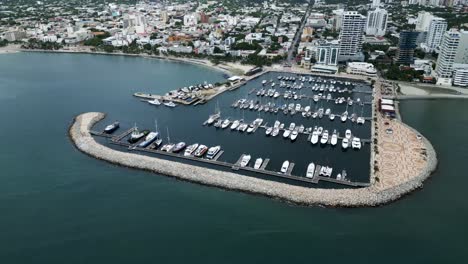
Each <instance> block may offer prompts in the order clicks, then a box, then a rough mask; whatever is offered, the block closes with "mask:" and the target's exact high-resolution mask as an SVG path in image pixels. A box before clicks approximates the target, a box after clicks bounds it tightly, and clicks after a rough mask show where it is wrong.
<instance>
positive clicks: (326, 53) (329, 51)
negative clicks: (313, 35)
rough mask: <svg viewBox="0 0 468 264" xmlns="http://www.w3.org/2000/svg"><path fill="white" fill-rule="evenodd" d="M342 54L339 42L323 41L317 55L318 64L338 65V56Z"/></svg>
mask: <svg viewBox="0 0 468 264" xmlns="http://www.w3.org/2000/svg"><path fill="white" fill-rule="evenodd" d="M339 52H340V44H339V41H338V40H331V41H328V40H327V41H321V42H320V44H319V45H318V47H317V52H316V53H315V60H316V63H317V64H322V65H334V66H336V65H338V54H339Z"/></svg>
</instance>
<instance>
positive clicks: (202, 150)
mask: <svg viewBox="0 0 468 264" xmlns="http://www.w3.org/2000/svg"><path fill="white" fill-rule="evenodd" d="M207 151H208V147H207V146H205V145H200V146H198V148H197V150H195V153H194V156H195V157H202V156H203V155H205V153H206V152H207Z"/></svg>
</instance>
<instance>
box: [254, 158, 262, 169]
mask: <svg viewBox="0 0 468 264" xmlns="http://www.w3.org/2000/svg"><path fill="white" fill-rule="evenodd" d="M262 164H263V159H262V158H258V159H256V160H255V164H254V169H257V170H258V169H260V167H261V166H262Z"/></svg>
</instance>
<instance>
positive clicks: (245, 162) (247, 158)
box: [240, 155, 252, 167]
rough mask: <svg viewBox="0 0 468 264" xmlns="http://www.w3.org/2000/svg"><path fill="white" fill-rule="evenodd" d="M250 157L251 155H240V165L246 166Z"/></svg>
mask: <svg viewBox="0 0 468 264" xmlns="http://www.w3.org/2000/svg"><path fill="white" fill-rule="evenodd" d="M251 158H252V157H251V156H250V155H244V156H243V157H242V160H241V163H240V166H241V167H245V166H247V164H249V162H250V159H251Z"/></svg>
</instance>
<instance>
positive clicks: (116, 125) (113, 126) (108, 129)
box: [104, 122, 120, 134]
mask: <svg viewBox="0 0 468 264" xmlns="http://www.w3.org/2000/svg"><path fill="white" fill-rule="evenodd" d="M119 127H120V123H119V122H114V123H112V124H110V125H108V126H106V127H105V128H104V133H106V134H112V133H113V132H114V131H116V130H117V129H118V128H119Z"/></svg>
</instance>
